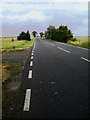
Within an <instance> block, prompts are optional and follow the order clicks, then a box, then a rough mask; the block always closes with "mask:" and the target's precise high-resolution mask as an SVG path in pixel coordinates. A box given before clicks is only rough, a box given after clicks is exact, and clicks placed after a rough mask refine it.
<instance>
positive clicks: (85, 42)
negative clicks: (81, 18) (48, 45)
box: [42, 37, 90, 49]
mask: <svg viewBox="0 0 90 120" xmlns="http://www.w3.org/2000/svg"><path fill="white" fill-rule="evenodd" d="M74 38H76V41H74V42H73V41H71V40H69V41H68V42H67V43H64V44H69V45H74V46H79V47H83V48H87V49H90V37H74ZM42 39H45V37H43V38H42ZM47 40H51V39H47ZM51 41H55V42H58V41H56V40H51ZM59 43H62V42H59Z"/></svg>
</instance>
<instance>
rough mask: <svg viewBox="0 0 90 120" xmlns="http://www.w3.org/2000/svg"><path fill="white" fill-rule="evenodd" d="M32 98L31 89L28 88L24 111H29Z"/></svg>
mask: <svg viewBox="0 0 90 120" xmlns="http://www.w3.org/2000/svg"><path fill="white" fill-rule="evenodd" d="M30 99H31V89H27V90H26V95H25V101H24V107H23V111H29V108H30Z"/></svg>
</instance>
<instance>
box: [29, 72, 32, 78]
mask: <svg viewBox="0 0 90 120" xmlns="http://www.w3.org/2000/svg"><path fill="white" fill-rule="evenodd" d="M28 78H32V70H29V74H28Z"/></svg>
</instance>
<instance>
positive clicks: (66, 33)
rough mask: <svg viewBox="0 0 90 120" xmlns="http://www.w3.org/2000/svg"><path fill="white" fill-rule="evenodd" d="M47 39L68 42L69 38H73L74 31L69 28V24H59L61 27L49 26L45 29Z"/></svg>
mask: <svg viewBox="0 0 90 120" xmlns="http://www.w3.org/2000/svg"><path fill="white" fill-rule="evenodd" d="M45 37H46V39H51V40H56V41H59V42H65V43H66V42H67V41H68V40H71V39H73V33H72V32H71V30H69V29H68V27H67V26H63V25H61V26H59V28H55V26H51V25H50V26H49V27H48V28H47V30H46V31H45Z"/></svg>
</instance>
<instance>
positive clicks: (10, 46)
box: [0, 38, 35, 50]
mask: <svg viewBox="0 0 90 120" xmlns="http://www.w3.org/2000/svg"><path fill="white" fill-rule="evenodd" d="M12 39H14V41H13V40H12ZM34 40H35V38H32V39H31V41H27V40H17V38H0V43H2V46H0V49H2V50H15V49H25V48H30V47H31V46H32V45H33V43H34Z"/></svg>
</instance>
